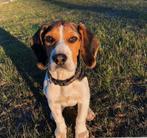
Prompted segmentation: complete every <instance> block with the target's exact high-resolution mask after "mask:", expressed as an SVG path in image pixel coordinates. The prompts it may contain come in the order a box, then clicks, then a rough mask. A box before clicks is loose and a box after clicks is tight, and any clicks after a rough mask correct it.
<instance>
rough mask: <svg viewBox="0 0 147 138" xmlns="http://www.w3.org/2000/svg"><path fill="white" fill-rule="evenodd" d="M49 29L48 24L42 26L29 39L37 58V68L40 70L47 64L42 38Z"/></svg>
mask: <svg viewBox="0 0 147 138" xmlns="http://www.w3.org/2000/svg"><path fill="white" fill-rule="evenodd" d="M48 27H49V25H48V24H44V25H42V26H41V27H40V29H39V30H38V31H37V32H36V33H35V34H34V36H33V37H32V38H31V41H30V45H31V48H32V49H33V51H34V53H35V55H36V57H37V62H38V63H37V67H38V68H39V69H41V70H44V69H45V66H46V63H47V53H46V49H45V46H44V44H43V36H44V34H45V31H46V30H47V28H48Z"/></svg>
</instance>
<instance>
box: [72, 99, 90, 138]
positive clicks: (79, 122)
mask: <svg viewBox="0 0 147 138" xmlns="http://www.w3.org/2000/svg"><path fill="white" fill-rule="evenodd" d="M88 109H89V100H88V101H85V102H83V103H79V104H78V116H77V119H76V127H75V134H76V138H89V132H88V130H87V128H86V118H87V114H88Z"/></svg>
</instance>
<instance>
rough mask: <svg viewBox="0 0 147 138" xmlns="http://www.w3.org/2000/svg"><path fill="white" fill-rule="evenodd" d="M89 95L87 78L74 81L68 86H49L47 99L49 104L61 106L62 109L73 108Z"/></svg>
mask: <svg viewBox="0 0 147 138" xmlns="http://www.w3.org/2000/svg"><path fill="white" fill-rule="evenodd" d="M88 94H89V86H88V82H87V78H84V79H83V80H82V81H80V82H79V81H75V82H73V83H72V84H70V85H68V86H58V85H54V84H49V85H48V89H47V99H48V101H49V102H52V103H53V102H54V103H57V104H61V105H62V106H63V107H66V106H74V105H76V104H77V103H78V102H80V101H81V100H82V98H83V97H85V96H86V95H88Z"/></svg>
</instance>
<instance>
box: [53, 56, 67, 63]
mask: <svg viewBox="0 0 147 138" xmlns="http://www.w3.org/2000/svg"><path fill="white" fill-rule="evenodd" d="M66 60H67V57H66V55H64V54H56V55H54V56H53V61H54V62H55V63H56V64H57V65H64V63H65V62H66Z"/></svg>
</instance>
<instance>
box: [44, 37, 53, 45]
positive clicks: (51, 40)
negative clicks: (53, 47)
mask: <svg viewBox="0 0 147 138" xmlns="http://www.w3.org/2000/svg"><path fill="white" fill-rule="evenodd" d="M45 40H46V41H47V42H48V43H50V44H52V43H53V42H55V39H54V38H53V37H52V36H46V38H45Z"/></svg>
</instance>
